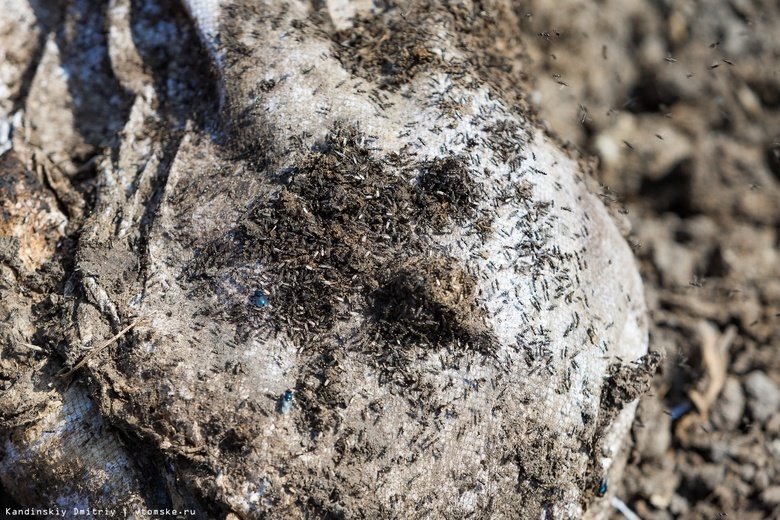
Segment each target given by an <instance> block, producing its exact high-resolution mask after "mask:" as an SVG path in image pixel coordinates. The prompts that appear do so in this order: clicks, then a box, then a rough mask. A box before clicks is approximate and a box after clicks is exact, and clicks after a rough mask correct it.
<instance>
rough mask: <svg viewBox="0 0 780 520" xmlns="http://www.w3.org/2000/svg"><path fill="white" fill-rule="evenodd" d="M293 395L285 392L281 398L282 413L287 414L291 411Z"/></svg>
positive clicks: (290, 392)
mask: <svg viewBox="0 0 780 520" xmlns="http://www.w3.org/2000/svg"><path fill="white" fill-rule="evenodd" d="M292 402H293V394H292V390H287V391H286V392H285V393H284V396H282V407H281V409H282V413H288V412H289V411H290V410H291V409H292Z"/></svg>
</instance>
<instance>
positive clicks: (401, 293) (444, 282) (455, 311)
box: [375, 257, 491, 351]
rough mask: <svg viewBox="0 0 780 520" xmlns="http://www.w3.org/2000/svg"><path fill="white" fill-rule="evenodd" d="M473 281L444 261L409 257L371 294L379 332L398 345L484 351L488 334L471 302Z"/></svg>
mask: <svg viewBox="0 0 780 520" xmlns="http://www.w3.org/2000/svg"><path fill="white" fill-rule="evenodd" d="M475 287H476V284H475V281H474V279H473V277H472V276H471V275H469V273H468V272H467V271H466V270H465V269H464V268H463V267H460V266H459V265H457V264H455V263H453V262H451V261H448V260H447V259H445V258H441V257H439V258H426V257H423V258H413V259H411V260H408V261H405V262H403V263H401V264H400V265H398V266H397V267H395V268H394V269H392V270H391V271H390V272H389V273H388V275H387V276H386V277H385V279H383V280H382V282H381V287H380V289H379V290H378V291H377V292H376V298H375V309H376V314H377V316H378V317H379V329H380V330H381V332H382V335H383V336H384V337H385V339H386V340H387V341H390V342H397V343H400V344H407V343H417V344H422V345H439V344H441V343H445V344H446V343H452V344H458V345H471V346H473V347H475V348H477V349H479V350H481V351H488V350H489V348H490V345H491V338H490V334H489V333H488V332H487V329H486V327H485V325H484V323H483V322H481V320H480V318H481V317H483V316H484V314H485V313H484V311H482V310H481V309H480V308H479V307H478V306H477V305H476V303H475V300H474V292H475Z"/></svg>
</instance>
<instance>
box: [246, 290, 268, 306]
mask: <svg viewBox="0 0 780 520" xmlns="http://www.w3.org/2000/svg"><path fill="white" fill-rule="evenodd" d="M249 301H250V302H252V303H253V304H255V306H257V307H265V306H266V305H268V298H266V297H265V295H264V294H263V292H262V291H255V293H254V294H253V295H252V296H251V297H250V298H249Z"/></svg>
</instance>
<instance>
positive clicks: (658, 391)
mask: <svg viewBox="0 0 780 520" xmlns="http://www.w3.org/2000/svg"><path fill="white" fill-rule="evenodd" d="M779 8H780V6H778V4H777V3H776V2H765V1H764V2H762V1H742V0H732V1H725V0H724V1H718V2H710V1H683V2H650V1H640V0H632V1H622V0H621V1H607V2H598V3H595V2H580V1H576V0H574V1H564V2H542V1H533V2H524V3H523V6H522V9H523V10H524V14H525V15H526V16H525V17H524V22H523V26H524V29H525V30H524V34H525V35H527V38H526V40H525V43H526V44H527V47H526V50H527V52H528V54H529V55H530V57H531V59H532V61H533V65H532V66H531V67H530V68H529V69H528V70H526V71H525V72H526V74H528V75H529V76H531V77H533V78H534V80H535V82H536V85H537V87H538V90H537V92H536V93H535V94H534V96H532V97H533V99H534V100H535V101H536V102H538V103H539V107H540V113H541V116H542V120H543V121H545V122H546V123H547V124H548V126H549V128H551V129H552V130H553V131H555V132H556V133H557V134H558V135H559V136H560V137H561V138H562V139H563V140H565V141H570V142H571V143H573V144H574V145H576V146H577V147H579V148H580V149H582V150H585V151H586V152H589V153H591V154H593V155H596V156H598V157H599V159H600V160H599V165H598V168H597V169H596V171H597V175H598V177H599V179H600V181H601V182H602V183H603V184H604V185H605V186H607V187H608V188H609V190H610V191H608V192H607V195H608V196H607V197H605V198H607V199H612V200H613V201H614V202H615V203H616V204H617V205H619V206H623V207H624V212H625V213H626V214H627V217H628V218H629V220H630V222H631V225H632V238H631V241H632V243H633V244H635V254H636V256H637V258H638V259H639V260H640V262H641V266H642V276H643V279H644V282H645V293H646V296H647V300H648V305H649V307H650V309H651V313H652V318H651V323H652V328H651V349H655V350H664V351H665V352H666V355H667V357H666V361H665V364H664V366H663V367H662V370H661V371H660V373H659V374H658V376H657V377H656V379H655V382H654V391H653V392H652V394H651V395H650V396H645V397H643V398H642V400H641V402H640V406H639V419H638V420H637V422H636V424H635V425H634V427H633V442H634V447H633V451H632V454H631V457H630V461H629V469H628V472H627V475H626V478H625V480H624V481H623V482H622V483H614V485H617V486H619V489H618V491H617V496H618V497H619V498H621V499H622V500H623V501H625V502H626V503H627V504H628V505H629V506H630V507H631V508H632V509H633V510H634V511H635V512H636V513H637V514H638V515H639V516H640V517H641V518H643V519H658V520H661V519H670V518H717V517H728V518H740V519H744V518H751V519H764V518H778V517H780V355H779V354H780V351H779V350H778V349H779V348H780V255H778V241H779V240H780V237H779V236H778V232H779V231H780V31H778V27H780V9H779ZM688 409H690V411H688V412H687V413H686V410H688ZM610 485H612V484H610ZM614 517H615V518H621V517H622V516H621V515H620V514H619V513H617V512H615V513H614Z"/></svg>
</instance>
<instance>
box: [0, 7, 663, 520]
mask: <svg viewBox="0 0 780 520" xmlns="http://www.w3.org/2000/svg"><path fill="white" fill-rule="evenodd" d="M9 4H10V5H9V6H8V7H7V8H6V9H5V10H4V12H2V13H0V25H1V26H2V27H5V28H9V30H11V29H14V30H17V29H18V30H20V31H21V30H22V29H24V30H25V31H26V32H27V33H29V34H30V35H32V36H29V37H28V38H27V39H26V40H25V41H26V43H25V45H24V46H23V47H22V48H20V49H17V50H15V51H14V52H16V55H14V59H13V60H11V61H9V65H8V67H7V69H3V74H4V75H3V77H2V78H1V79H2V82H4V83H3V86H2V88H5V89H6V90H7V91H8V92H9V97H8V99H10V100H12V102H10V103H6V104H0V108H2V113H0V120H1V121H2V122H3V125H5V126H4V127H3V126H2V125H0V128H6V129H7V134H8V135H7V137H6V138H4V139H5V141H3V142H4V143H6V148H7V150H6V151H5V152H3V156H2V159H1V163H0V164H2V167H3V174H4V180H3V183H2V184H1V185H0V190H2V196H0V201H2V203H3V219H4V220H3V227H2V228H0V246H1V247H2V249H0V258H2V263H0V273H1V274H2V284H0V295H1V296H2V299H1V300H0V316H1V317H2V320H4V321H3V329H2V335H3V340H4V342H3V355H2V358H0V370H1V371H2V375H3V380H4V381H6V383H5V385H6V386H5V388H6V389H7V391H6V392H5V393H3V394H2V395H0V428H2V429H3V432H4V436H3V439H4V440H3V443H4V444H3V448H2V449H3V452H4V455H3V457H2V458H0V478H2V484H3V486H4V488H5V489H6V490H7V491H8V492H9V493H10V494H11V495H12V496H13V497H14V499H15V500H16V501H18V502H19V503H20V504H22V505H24V506H28V507H44V506H48V507H50V506H51V505H53V504H60V505H61V506H62V507H66V508H69V509H70V508H74V507H76V508H85V509H87V508H103V509H115V510H116V509H120V508H127V509H128V511H131V512H132V511H138V510H139V509H141V508H145V509H166V508H168V509H176V510H178V511H183V510H185V509H186V510H192V511H194V512H195V513H194V515H195V517H198V518H225V517H226V516H230V515H233V516H230V517H231V518H235V517H238V518H270V517H272V518H303V517H312V516H314V517H324V516H328V515H338V516H340V517H344V518H391V517H392V518H395V517H409V518H425V517H430V518H444V517H462V516H464V515H470V514H473V515H477V516H480V517H490V518H517V517H518V516H521V517H524V518H581V517H585V518H605V517H606V516H607V515H608V514H609V501H610V499H611V497H612V495H613V494H614V492H615V491H614V489H615V487H616V486H615V485H610V486H608V487H607V486H605V485H604V483H605V482H610V483H616V482H619V480H620V475H621V472H622V468H623V465H624V463H625V457H626V436H627V432H628V429H629V427H630V425H631V422H632V420H633V416H634V412H635V408H636V403H637V398H638V397H639V395H640V394H641V393H642V392H643V391H645V389H646V388H647V382H648V380H649V378H650V376H651V375H652V372H653V370H654V366H655V362H656V360H655V358H653V357H649V356H645V355H646V354H647V321H646V316H645V305H644V299H643V294H642V286H641V281H640V278H639V275H638V273H637V270H636V268H635V266H634V261H633V257H632V254H631V251H630V249H629V247H628V246H627V244H626V243H625V241H624V240H623V238H622V236H621V234H620V232H619V231H618V229H617V227H616V225H615V224H614V223H613V221H612V219H611V217H610V215H609V213H608V211H607V209H606V208H605V207H604V206H603V205H602V203H601V201H600V200H599V198H598V196H597V195H594V194H593V193H592V192H591V191H589V188H588V184H589V183H590V180H589V179H588V174H587V173H586V172H585V170H586V167H585V161H582V160H581V159H580V158H579V157H578V156H576V154H574V153H573V152H571V151H567V150H564V149H563V148H562V147H561V145H560V144H559V142H558V141H556V140H555V138H553V137H551V136H549V135H548V134H547V133H546V132H545V131H544V130H543V129H542V127H541V125H540V123H539V122H538V121H537V120H536V119H535V118H534V116H533V115H532V113H531V112H530V110H529V108H528V105H527V103H526V94H527V92H528V85H527V84H526V83H525V81H524V80H523V79H522V74H521V71H522V67H523V62H522V58H521V56H522V52H521V51H522V49H521V48H519V45H520V44H521V42H522V38H523V35H522V34H521V33H520V30H519V27H520V24H519V19H518V17H517V13H516V12H515V11H514V10H513V9H512V3H511V2H503V1H491V2H487V3H484V2H483V3H472V2H469V1H464V2H459V3H454V4H452V5H442V4H440V3H438V2H425V1H413V2H409V3H407V4H405V5H404V7H403V10H402V9H400V8H397V7H392V6H384V7H379V6H374V5H373V4H372V3H371V2H343V1H328V2H311V3H308V2H297V1H292V2H286V3H280V2H254V1H252V2H250V1H238V0H237V1H227V0H225V1H217V0H212V1H200V2H199V1H188V2H184V3H183V4H180V3H178V2H174V1H172V0H138V1H132V2H131V1H130V0H110V1H107V2H103V3H98V2H92V1H87V0H75V1H73V2H68V3H67V4H63V5H56V6H55V5H48V6H45V7H44V6H41V5H39V3H38V2H32V1H30V2H29V3H28V1H27V0H11V1H10V2H9ZM24 24H26V26H25V27H23V28H22V29H19V27H21V25H24ZM0 34H6V32H2V31H0ZM8 34H11V33H10V32H8ZM0 45H2V46H3V50H4V51H6V52H11V49H12V47H11V46H12V40H11V39H8V40H6V39H2V40H0ZM14 45H15V44H14ZM13 48H14V49H16V47H13Z"/></svg>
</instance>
